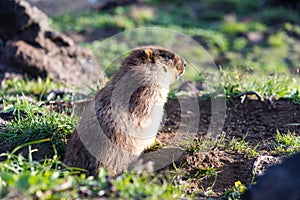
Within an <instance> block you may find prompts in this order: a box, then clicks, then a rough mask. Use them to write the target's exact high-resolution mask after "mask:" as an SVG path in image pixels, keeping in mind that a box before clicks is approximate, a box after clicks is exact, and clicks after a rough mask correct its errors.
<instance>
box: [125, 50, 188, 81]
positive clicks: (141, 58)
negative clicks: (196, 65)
mask: <svg viewBox="0 0 300 200" xmlns="http://www.w3.org/2000/svg"><path fill="white" fill-rule="evenodd" d="M125 66H126V67H128V66H130V67H133V68H134V67H137V66H142V67H151V66H155V67H158V68H159V69H156V70H162V71H165V72H167V71H170V72H172V74H174V79H177V78H178V77H179V76H180V75H182V74H183V73H184V68H185V66H186V61H185V60H184V59H183V58H182V57H180V56H179V55H177V54H176V53H174V52H173V51H170V50H167V49H165V48H163V47H160V46H142V47H138V48H136V49H133V50H132V51H131V52H130V54H129V56H128V57H127V58H126V59H125V60H124V61H123V62H122V67H125ZM160 68H161V69H160Z"/></svg>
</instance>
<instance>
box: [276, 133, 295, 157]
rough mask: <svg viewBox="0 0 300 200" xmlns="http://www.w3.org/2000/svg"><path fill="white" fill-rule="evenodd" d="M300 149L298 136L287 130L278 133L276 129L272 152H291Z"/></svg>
mask: <svg viewBox="0 0 300 200" xmlns="http://www.w3.org/2000/svg"><path fill="white" fill-rule="evenodd" d="M299 150H300V136H299V135H297V134H296V133H292V132H290V131H288V132H287V133H280V132H279V130H277V131H276V135H275V142H274V144H273V153H274V154H293V153H296V152H298V151H299Z"/></svg>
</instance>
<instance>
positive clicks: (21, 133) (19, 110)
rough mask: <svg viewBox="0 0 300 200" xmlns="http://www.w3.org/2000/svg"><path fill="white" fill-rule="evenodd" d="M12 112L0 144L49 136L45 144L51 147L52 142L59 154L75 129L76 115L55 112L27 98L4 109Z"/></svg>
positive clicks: (11, 143) (2, 133) (10, 143)
mask: <svg viewBox="0 0 300 200" xmlns="http://www.w3.org/2000/svg"><path fill="white" fill-rule="evenodd" d="M7 111H10V112H12V113H14V116H15V117H14V119H13V120H12V121H11V122H10V123H8V124H7V125H6V127H5V131H4V132H1V134H0V144H1V146H7V147H8V146H12V147H16V146H19V145H21V144H23V143H27V142H30V141H34V140H39V139H45V138H50V139H51V143H50V144H47V145H48V146H49V148H52V144H54V145H55V146H56V148H57V150H58V151H59V153H60V154H62V152H64V146H65V141H66V139H67V138H68V137H69V136H70V134H71V133H72V132H73V130H74V129H75V126H76V123H77V121H78V120H77V119H76V117H74V116H73V117H72V116H67V115H66V114H63V113H56V112H53V111H50V110H48V109H47V108H43V107H39V106H37V105H33V103H30V102H28V101H27V100H22V101H21V100H18V101H17V102H16V104H15V105H14V106H13V107H11V108H10V109H8V110H6V111H4V112H7Z"/></svg>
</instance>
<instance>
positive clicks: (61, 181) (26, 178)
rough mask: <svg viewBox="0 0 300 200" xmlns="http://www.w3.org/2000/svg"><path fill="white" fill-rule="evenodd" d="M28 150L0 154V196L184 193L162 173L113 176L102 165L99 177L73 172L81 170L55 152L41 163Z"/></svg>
mask: <svg viewBox="0 0 300 200" xmlns="http://www.w3.org/2000/svg"><path fill="white" fill-rule="evenodd" d="M39 142H43V141H38V142H37V143H39ZM23 146H24V145H23ZM29 149H30V146H29ZM15 151H16V150H15ZM31 154H32V151H29V155H28V158H25V157H23V156H22V155H15V154H12V153H7V154H1V155H0V157H6V160H4V161H2V162H0V198H3V197H5V196H6V195H8V194H9V193H15V194H19V195H21V196H23V197H26V198H29V199H78V198H79V199H81V198H86V197H89V198H100V197H106V198H108V199H128V198H129V199H133V198H134V199H178V198H180V197H182V195H183V191H184V188H183V186H181V185H176V184H174V183H172V182H170V181H169V180H167V179H166V178H164V177H158V176H155V177H154V176H153V175H151V174H148V173H144V174H140V175H137V174H135V173H125V174H122V175H120V176H118V177H116V178H115V179H112V178H111V177H109V173H108V171H107V170H105V169H103V168H100V169H99V174H98V177H96V178H94V177H86V176H85V175H84V174H81V175H80V174H79V175H76V174H78V173H80V172H82V171H81V170H80V169H76V168H68V167H67V168H66V166H65V165H64V164H63V163H61V161H59V160H58V157H57V156H54V157H53V158H52V159H45V160H44V161H43V162H42V163H41V162H38V161H35V160H32V155H31ZM146 183H147V184H146Z"/></svg>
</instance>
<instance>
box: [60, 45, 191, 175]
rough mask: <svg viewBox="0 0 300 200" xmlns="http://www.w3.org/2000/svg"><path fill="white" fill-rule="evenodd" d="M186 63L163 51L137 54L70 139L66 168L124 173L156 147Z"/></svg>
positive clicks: (147, 48)
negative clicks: (167, 105)
mask: <svg viewBox="0 0 300 200" xmlns="http://www.w3.org/2000/svg"><path fill="white" fill-rule="evenodd" d="M185 66H186V62H185V60H184V59H183V58H182V57H180V56H179V55H177V54H176V53H174V52H172V51H170V50H167V49H165V48H162V47H159V46H142V47H138V48H136V49H133V50H132V51H131V52H130V54H129V56H128V57H127V58H125V59H124V60H123V61H122V63H121V68H120V69H119V71H118V72H117V73H116V74H115V76H114V77H113V78H112V80H111V81H110V82H109V83H107V84H106V86H105V87H104V88H102V89H101V90H100V91H99V93H98V94H97V95H96V96H95V97H94V101H93V102H92V103H91V105H90V106H89V107H88V108H87V109H86V111H85V113H84V115H83V116H82V118H81V120H80V122H79V125H78V126H77V128H76V130H75V131H74V133H73V135H72V137H71V138H70V139H69V141H68V144H67V147H66V153H65V158H64V162H65V163H66V164H67V165H69V166H73V167H80V168H84V169H87V170H88V172H89V173H88V174H90V175H96V174H97V171H98V168H99V167H106V168H108V169H110V171H111V174H117V173H120V172H121V171H122V170H124V169H126V168H127V167H128V165H129V164H131V163H132V162H134V161H136V160H137V158H138V157H139V155H140V154H141V153H142V152H143V151H144V150H145V149H146V148H147V147H149V146H151V145H152V144H153V143H154V142H155V137H156V134H157V132H158V129H159V126H160V123H161V120H162V117H163V106H164V104H165V103H166V101H167V95H168V92H169V86H170V84H171V83H173V82H174V81H175V80H176V79H177V78H178V77H180V75H182V74H183V73H184V69H185Z"/></svg>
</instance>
